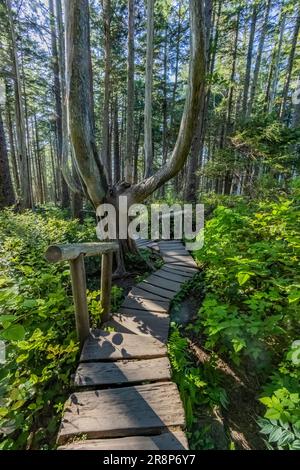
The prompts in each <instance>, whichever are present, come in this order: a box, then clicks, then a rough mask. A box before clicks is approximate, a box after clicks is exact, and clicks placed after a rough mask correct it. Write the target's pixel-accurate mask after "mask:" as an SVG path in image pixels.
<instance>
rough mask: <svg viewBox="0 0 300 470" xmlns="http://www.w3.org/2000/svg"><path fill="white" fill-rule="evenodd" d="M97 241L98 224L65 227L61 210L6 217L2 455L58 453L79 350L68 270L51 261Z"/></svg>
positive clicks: (1, 255) (0, 330) (1, 228)
mask: <svg viewBox="0 0 300 470" xmlns="http://www.w3.org/2000/svg"><path fill="white" fill-rule="evenodd" d="M94 240H95V228H94V223H93V221H87V222H86V223H85V225H80V224H79V223H78V222H77V221H74V220H73V221H70V220H69V221H66V220H63V219H62V213H61V211H59V210H58V209H55V208H51V209H50V210H49V211H48V210H47V209H44V210H43V211H39V212H38V213H37V212H36V213H34V212H31V211H28V212H25V213H23V214H16V213H14V212H12V211H10V210H6V211H2V212H1V213H0V241H1V245H0V265H1V277H0V286H1V291H0V339H1V340H2V341H4V342H5V345H6V362H5V363H4V364H3V365H2V367H1V369H0V437H1V444H0V448H1V449H24V448H43V449H46V448H48V447H49V446H50V447H51V446H52V445H53V438H54V434H55V431H56V429H57V424H58V420H59V418H60V413H61V410H62V406H63V402H64V401H65V398H66V394H67V393H68V388H69V384H70V374H71V372H72V371H74V368H75V361H76V356H77V353H78V344H77V339H76V332H75V323H74V311H73V306H72V298H71V285H70V275H69V267H68V264H67V263H57V264H49V263H47V262H46V260H45V258H44V253H45V250H46V248H47V246H48V245H50V244H54V243H74V242H83V241H94Z"/></svg>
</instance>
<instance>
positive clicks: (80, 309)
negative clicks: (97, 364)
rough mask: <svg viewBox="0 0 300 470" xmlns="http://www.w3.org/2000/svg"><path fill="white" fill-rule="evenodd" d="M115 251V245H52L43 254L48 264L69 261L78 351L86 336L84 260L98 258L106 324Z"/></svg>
mask: <svg viewBox="0 0 300 470" xmlns="http://www.w3.org/2000/svg"><path fill="white" fill-rule="evenodd" d="M118 249H119V245H118V243H117V242H103V243H77V244H70V245H52V246H49V248H48V250H47V251H46V253H45V257H46V259H47V261H49V262H50V263H57V262H59V261H69V263H70V270H71V280H72V292H73V299H74V306H75V321H76V330H77V335H78V339H79V342H80V346H81V347H82V346H83V343H84V341H85V340H86V338H87V337H88V336H89V334H90V322H89V312H88V304H87V297H86V274H85V266H84V257H85V256H98V255H100V256H101V257H102V261H101V306H102V309H103V314H102V315H103V316H102V318H103V321H107V320H108V318H109V314H110V294H111V278H112V255H113V252H114V251H117V250H118Z"/></svg>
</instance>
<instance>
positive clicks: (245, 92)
mask: <svg viewBox="0 0 300 470" xmlns="http://www.w3.org/2000/svg"><path fill="white" fill-rule="evenodd" d="M257 11H258V7H257V4H256V3H254V4H253V6H252V16H251V26H250V36H249V43H248V51H247V61H246V73H245V80H244V90H243V101H242V119H244V118H245V116H246V115H247V107H248V96H249V86H250V76H251V64H252V55H253V45H254V36H255V30H256V22H257Z"/></svg>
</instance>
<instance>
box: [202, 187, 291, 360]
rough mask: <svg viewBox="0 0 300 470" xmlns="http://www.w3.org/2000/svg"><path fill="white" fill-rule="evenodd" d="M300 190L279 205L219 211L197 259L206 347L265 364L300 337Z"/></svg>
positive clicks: (240, 205) (268, 203)
mask: <svg viewBox="0 0 300 470" xmlns="http://www.w3.org/2000/svg"><path fill="white" fill-rule="evenodd" d="M299 216H300V211H299V190H298V189H297V185H295V187H294V189H293V191H292V193H291V194H290V195H289V196H285V197H283V196H281V197H280V198H279V200H278V201H277V202H274V201H264V202H256V203H254V202H253V203H251V204H249V203H248V204H246V202H243V201H241V200H239V201H238V202H237V204H236V206H235V207H226V206H219V207H218V208H217V209H215V211H214V214H213V217H212V218H211V219H210V220H209V221H208V222H207V224H206V229H205V246H204V247H203V249H202V250H200V251H198V252H197V253H196V257H197V259H198V261H199V262H200V263H201V265H202V266H203V267H204V268H205V282H206V291H207V294H206V298H205V300H204V302H203V305H202V307H201V309H200V311H199V318H198V320H197V324H196V331H200V330H202V329H203V328H204V331H205V334H206V338H207V339H206V346H207V347H208V348H214V349H215V350H217V351H218V352H220V353H222V352H224V351H228V352H229V354H230V356H231V357H232V359H233V360H234V361H236V362H237V363H238V362H239V361H240V358H241V357H244V356H248V357H249V358H250V359H251V360H253V361H254V363H256V365H257V366H266V365H267V364H269V363H270V361H271V360H272V358H273V357H276V355H277V354H280V353H281V352H282V349H283V348H286V347H287V346H288V344H289V343H290V342H291V341H293V340H294V339H295V334H296V331H297V328H298V321H299V320H298V316H299V300H300V295H299V287H300V276H299V273H298V270H297V266H299V259H300V243H299V240H300V237H299Z"/></svg>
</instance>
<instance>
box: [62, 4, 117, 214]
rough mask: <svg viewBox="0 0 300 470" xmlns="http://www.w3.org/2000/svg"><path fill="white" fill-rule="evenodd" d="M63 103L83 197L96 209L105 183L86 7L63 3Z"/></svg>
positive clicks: (87, 6) (105, 186)
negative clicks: (96, 133) (95, 117)
mask: <svg viewBox="0 0 300 470" xmlns="http://www.w3.org/2000/svg"><path fill="white" fill-rule="evenodd" d="M65 14H66V45H67V47H66V57H67V100H68V101H67V102H68V122H69V128H70V136H71V140H72V144H73V148H74V157H75V159H76V163H77V167H78V171H79V174H80V177H81V179H82V180H83V182H84V184H85V186H86V189H87V194H88V196H89V198H90V200H91V201H92V202H93V204H94V206H95V207H97V206H98V205H99V204H101V202H102V201H103V200H104V199H105V196H106V194H107V190H108V182H107V178H106V174H105V170H104V166H103V163H102V161H101V160H100V158H99V153H98V150H97V147H96V143H95V136H94V126H93V110H92V106H91V96H90V93H91V90H90V87H89V86H87V84H89V83H90V79H91V78H90V73H91V70H90V60H89V51H88V44H89V4H88V1H87V0H65Z"/></svg>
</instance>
